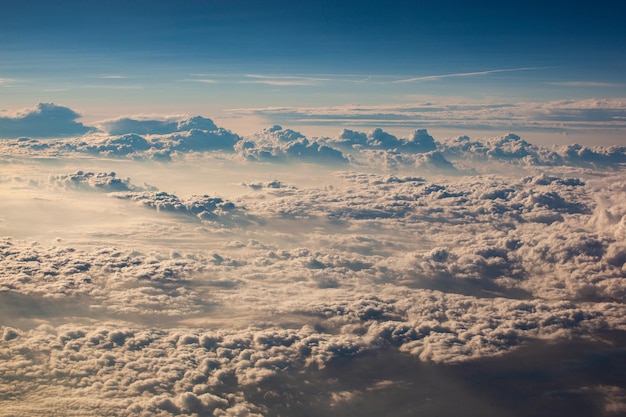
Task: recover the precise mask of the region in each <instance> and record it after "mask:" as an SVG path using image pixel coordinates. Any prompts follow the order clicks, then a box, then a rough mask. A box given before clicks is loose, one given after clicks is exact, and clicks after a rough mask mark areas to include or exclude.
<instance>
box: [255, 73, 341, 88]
mask: <svg viewBox="0 0 626 417" xmlns="http://www.w3.org/2000/svg"><path fill="white" fill-rule="evenodd" d="M246 78H248V79H249V80H248V81H243V82H245V83H253V84H266V85H271V86H278V87H289V86H315V85H319V84H320V83H321V82H324V81H330V79H328V78H319V77H302V76H291V75H260V74H247V75H246Z"/></svg>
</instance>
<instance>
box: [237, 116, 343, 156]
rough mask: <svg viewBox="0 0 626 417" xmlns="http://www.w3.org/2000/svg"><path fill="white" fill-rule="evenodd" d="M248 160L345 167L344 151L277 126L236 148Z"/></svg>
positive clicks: (251, 137) (250, 138)
mask: <svg viewBox="0 0 626 417" xmlns="http://www.w3.org/2000/svg"><path fill="white" fill-rule="evenodd" d="M236 150H237V152H239V153H240V154H241V155H243V156H244V157H245V158H246V159H249V160H256V161H268V162H272V161H273V162H282V161H301V162H314V163H318V164H345V163H347V162H348V158H347V157H346V156H344V155H343V153H342V152H341V151H339V150H338V149H335V148H333V147H332V146H327V145H324V144H321V143H319V142H317V141H314V140H309V139H307V138H306V137H305V136H304V135H302V134H301V133H300V132H296V131H294V130H291V129H283V128H282V127H281V126H278V125H275V126H272V127H270V128H267V129H264V130H263V131H261V132H258V133H256V134H254V135H252V136H250V137H248V138H246V139H245V140H243V141H241V142H239V143H238V144H237V146H236Z"/></svg>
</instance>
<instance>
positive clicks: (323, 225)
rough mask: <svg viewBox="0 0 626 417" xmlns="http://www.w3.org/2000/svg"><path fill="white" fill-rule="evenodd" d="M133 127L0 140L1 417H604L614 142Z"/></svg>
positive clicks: (619, 315)
mask: <svg viewBox="0 0 626 417" xmlns="http://www.w3.org/2000/svg"><path fill="white" fill-rule="evenodd" d="M129 120H131V119H127V120H123V121H122V122H120V124H119V126H118V127H119V129H121V130H119V131H118V132H117V133H119V134H118V135H114V134H111V133H103V132H100V133H98V134H90V135H86V136H83V137H80V138H70V139H54V140H52V139H50V140H45V141H43V140H37V139H30V138H22V139H17V140H4V141H2V142H1V143H0V155H1V157H2V162H3V168H5V169H3V173H2V174H1V175H0V192H2V194H3V195H4V196H6V198H5V199H4V200H3V201H2V202H0V205H1V207H0V208H1V209H2V210H1V211H2V212H3V213H4V214H3V216H4V217H3V219H2V221H1V222H0V232H2V233H0V234H2V235H3V236H2V238H0V317H1V318H2V320H1V321H0V358H10V360H8V359H7V360H2V361H0V398H2V400H0V401H1V402H2V411H0V414H2V413H4V414H6V415H24V414H33V413H48V414H55V413H56V414H70V415H85V416H87V415H95V414H97V415H102V414H105V415H119V416H122V415H123V416H128V415H136V416H142V415H161V416H168V415H199V416H204V415H206V416H211V415H212V416H245V415H248V416H254V415H264V416H265V415H267V416H278V415H304V414H306V413H307V412H308V413H310V415H356V414H360V415H380V414H384V413H385V412H389V411H393V412H398V413H401V412H402V410H406V407H408V405H407V404H409V405H410V409H411V411H415V410H418V411H423V412H424V413H426V414H427V413H428V411H429V410H431V411H432V409H429V408H428V404H434V405H433V407H435V408H436V409H437V410H444V411H442V413H443V414H446V415H458V414H459V413H461V412H463V410H464V409H466V408H467V407H474V408H471V409H473V410H476V412H477V413H478V414H477V415H487V416H491V415H493V416H496V415H502V414H503V413H505V412H506V410H507V409H508V408H507V407H510V405H511V404H514V405H515V406H516V407H518V408H519V409H520V410H527V411H528V413H529V414H532V413H537V412H538V410H537V408H535V409H532V407H533V405H532V404H541V405H545V406H549V407H551V409H555V410H557V411H558V412H559V413H568V412H571V410H572V409H579V410H583V411H584V412H585V414H588V415H603V414H602V413H609V414H610V413H614V414H615V413H619V412H622V411H623V407H622V405H623V399H624V398H626V388H625V387H626V384H625V383H624V381H623V377H622V376H621V375H623V371H624V369H623V364H621V365H620V363H622V362H623V361H622V362H620V359H619V358H621V357H622V356H623V353H624V351H623V349H622V348H621V347H620V346H622V344H620V343H621V341H622V340H623V337H624V336H623V335H624V332H626V323H625V322H624V316H625V315H626V311H625V307H624V305H625V304H624V303H625V301H626V283H625V280H624V278H626V246H625V245H624V243H623V242H624V239H625V238H626V200H625V199H624V197H623V196H624V192H625V191H626V182H625V181H624V178H623V163H624V162H625V160H624V155H625V153H624V149H622V148H618V147H613V148H601V147H598V148H586V147H582V146H577V145H570V146H565V147H556V148H545V147H541V146H537V145H534V144H531V143H529V142H527V141H525V140H524V139H522V137H520V136H518V135H515V134H509V135H505V136H500V137H495V138H490V139H483V140H472V139H470V138H469V137H466V136H464V137H459V138H453V139H448V140H443V141H438V140H436V139H435V138H433V137H432V136H431V135H430V134H428V132H427V131H426V130H416V131H415V132H414V133H413V134H412V135H411V136H410V137H408V138H398V137H396V136H394V135H392V134H390V133H388V132H386V131H384V130H383V129H374V130H370V131H367V132H360V131H355V130H343V131H342V132H340V133H339V134H338V135H337V136H336V137H333V138H315V139H309V138H307V137H305V136H304V135H302V134H301V133H299V132H297V131H294V130H291V129H288V128H282V127H280V126H273V127H270V128H268V129H265V130H263V131H261V132H259V133H257V134H255V135H251V136H249V137H245V138H242V137H239V136H237V135H236V134H234V133H232V132H229V131H226V130H223V129H220V128H219V127H217V126H215V125H214V124H213V123H212V122H210V121H209V120H208V119H204V118H200V119H195V120H196V121H195V122H193V121H191V120H192V119H177V121H176V123H174V122H173V121H171V120H170V121H168V122H167V123H166V122H163V121H161V122H162V123H152V122H149V121H146V120H142V121H141V123H139V124H137V123H135V122H129ZM132 120H134V119H132ZM144 122H149V123H144ZM128 126H131V128H128V129H126V127H128ZM133 126H135V127H136V126H140V127H142V129H144V131H143V133H137V132H133V130H136V128H135V127H133ZM118 127H116V128H118ZM123 127H124V129H126V130H124V129H123ZM89 167H91V168H89ZM103 167H104V168H109V169H104V168H103ZM207 167H215V168H214V169H213V170H209V169H207ZM113 168H115V169H113ZM216 172H219V173H220V176H219V177H218V176H217V175H216ZM128 175H129V176H130V177H128ZM170 176H171V177H173V178H169V177H170ZM155 181H156V182H155ZM148 183H155V184H156V185H149V184H148ZM138 184H143V185H138ZM163 184H167V185H168V186H167V187H165V186H163ZM219 184H221V187H222V188H219V190H220V192H218V191H216V190H218V188H217V186H218V185H219ZM221 192H227V195H221ZM59 213H61V214H59ZM20 222H22V223H20ZM25 224H28V225H29V227H28V228H22V227H19V226H20V225H25ZM5 229H7V230H13V231H16V232H17V233H19V237H9V236H5V235H6V233H4V230H5ZM609 343H613V345H610V344H609ZM557 351H558V352H560V353H558V354H557V353H553V352H557ZM551 352H552V353H551ZM584 352H592V355H591V356H593V358H591V357H590V355H589V354H586V353H584ZM559 355H560V356H559ZM563 355H565V356H567V358H568V359H567V360H568V361H570V362H567V363H572V364H574V365H572V366H569V365H568V366H566V367H565V368H563V366H564V365H562V364H563V363H564V361H565V360H564V359H563V357H565V356H563ZM594 355H595V356H594ZM520 358H522V359H520ZM594 358H595V359H594ZM597 358H600V359H597ZM594 361H595V362H594ZM599 363H605V364H610V365H606V366H605V367H604V368H602V369H601V370H600V371H599V370H598V369H597V367H598V366H600V365H598V364H599ZM529 369H530V370H532V372H531V371H529ZM531 374H532V375H535V376H536V375H539V376H536V377H533V376H532V375H531ZM481 375H482V376H481ZM503 375H504V376H503ZM511 375H513V376H511ZM452 376H454V378H452ZM446 378H452V379H446ZM520 378H521V380H523V381H524V384H526V385H527V386H529V387H537V388H536V391H533V390H530V391H529V392H531V391H532V392H531V393H529V394H528V397H524V398H522V397H520V395H519V390H518V389H517V388H519V387H517V386H513V385H515V384H509V383H508V382H507V381H509V380H516V381H519V380H520ZM437 381H441V383H439V382H437ZM493 381H498V382H496V383H494V382H493ZM481 384H484V385H481ZM542 384H543V385H542ZM469 386H471V387H478V388H476V390H475V391H473V390H472V389H470V391H468V388H467V387H469ZM435 387H437V388H435ZM455 387H456V388H455ZM546 390H549V391H550V392H559V393H562V394H559V395H554V396H550V397H549V398H547V397H546V395H545V392H546ZM486 392H488V393H489V395H488V396H485V395H486V394H485V393H486ZM492 394H493V395H492ZM563 396H565V397H566V398H568V399H569V400H568V401H563V400H562V398H563ZM451 397H454V398H456V399H457V401H450V398H451ZM426 398H431V402H430V403H429V402H428V401H426ZM498 398H500V399H498ZM503 398H506V402H507V404H502V401H503ZM377 401H378V402H377ZM537 401H539V403H537ZM592 404H593V405H592ZM536 407H540V406H539V405H537V406H536ZM594 407H596V408H594ZM600 409H601V410H602V411H601V412H600V411H598V410H600ZM607 410H609V411H607ZM610 410H613V411H610ZM400 415H401V414H400Z"/></svg>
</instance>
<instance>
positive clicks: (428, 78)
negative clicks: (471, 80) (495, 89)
mask: <svg viewBox="0 0 626 417" xmlns="http://www.w3.org/2000/svg"><path fill="white" fill-rule="evenodd" d="M537 69H543V67H524V68H510V69H497V70H487V71H475V72H459V73H455V74H441V75H427V76H424V77H413V78H406V79H402V80H395V81H393V82H394V83H410V82H414V81H433V80H439V79H442V78H457V77H475V76H479V75H489V74H495V73H499V72H518V71H530V70H537Z"/></svg>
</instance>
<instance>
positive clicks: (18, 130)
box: [0, 103, 95, 138]
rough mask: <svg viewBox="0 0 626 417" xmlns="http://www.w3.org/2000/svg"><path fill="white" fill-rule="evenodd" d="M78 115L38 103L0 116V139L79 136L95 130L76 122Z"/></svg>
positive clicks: (69, 110) (71, 111)
mask: <svg viewBox="0 0 626 417" xmlns="http://www.w3.org/2000/svg"><path fill="white" fill-rule="evenodd" d="M80 117H81V116H80V114H78V113H76V112H75V111H74V110H72V109H70V108H68V107H63V106H59V105H56V104H53V103H39V104H38V105H37V106H35V107H34V108H32V109H26V110H23V111H21V112H18V113H16V114H13V115H0V137H2V138H17V137H21V136H30V137H35V138H56V137H68V136H80V135H84V134H85V133H87V132H90V131H93V130H95V129H94V128H92V127H89V126H85V125H83V124H82V123H80V122H77V121H76V120H77V119H78V118H80Z"/></svg>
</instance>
